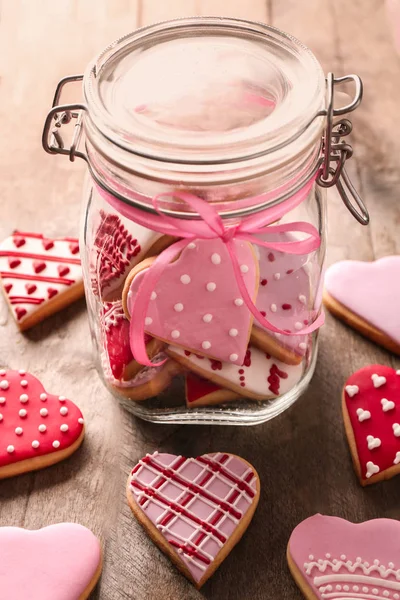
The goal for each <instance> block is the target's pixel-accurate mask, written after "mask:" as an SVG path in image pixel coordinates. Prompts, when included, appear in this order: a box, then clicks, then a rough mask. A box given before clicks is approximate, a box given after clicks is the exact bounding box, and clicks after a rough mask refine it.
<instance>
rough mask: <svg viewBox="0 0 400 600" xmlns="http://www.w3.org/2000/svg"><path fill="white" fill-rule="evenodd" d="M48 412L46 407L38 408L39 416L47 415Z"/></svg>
mask: <svg viewBox="0 0 400 600" xmlns="http://www.w3.org/2000/svg"><path fill="white" fill-rule="evenodd" d="M48 414H49V411H48V410H47V408H41V409H40V416H41V417H47V415H48Z"/></svg>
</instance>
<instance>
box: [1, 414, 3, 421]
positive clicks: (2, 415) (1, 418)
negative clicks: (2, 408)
mask: <svg viewBox="0 0 400 600" xmlns="http://www.w3.org/2000/svg"><path fill="white" fill-rule="evenodd" d="M2 420H3V415H2V414H1V413H0V422H1V421H2Z"/></svg>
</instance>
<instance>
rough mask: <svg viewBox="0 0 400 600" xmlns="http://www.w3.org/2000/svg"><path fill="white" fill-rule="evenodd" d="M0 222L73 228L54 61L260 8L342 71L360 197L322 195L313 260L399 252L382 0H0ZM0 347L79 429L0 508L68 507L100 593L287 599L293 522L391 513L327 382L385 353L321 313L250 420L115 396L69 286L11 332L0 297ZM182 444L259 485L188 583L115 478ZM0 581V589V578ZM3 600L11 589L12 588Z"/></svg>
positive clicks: (57, 517) (391, 495) (37, 510)
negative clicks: (356, 88) (251, 469)
mask: <svg viewBox="0 0 400 600" xmlns="http://www.w3.org/2000/svg"><path fill="white" fill-rule="evenodd" d="M0 7H1V20H0V77H1V79H0V94H1V102H0V131H1V136H0V181H1V192H0V193H1V207H2V218H1V219H0V234H1V236H2V238H3V237H5V236H7V235H8V234H9V233H10V231H11V230H12V229H13V228H15V227H18V228H19V229H22V230H24V229H25V230H34V231H35V230H36V231H39V232H40V231H45V232H46V233H47V234H48V235H52V234H54V235H57V234H59V235H72V234H76V233H77V232H78V224H79V208H80V196H81V185H82V177H83V173H84V166H83V164H78V163H79V161H78V163H76V164H74V165H71V164H70V163H69V162H68V160H66V159H65V160H63V158H51V157H49V156H48V155H46V154H45V153H44V152H43V151H42V149H41V141H40V137H41V130H42V125H43V120H44V117H45V114H46V112H47V110H48V108H49V105H50V102H51V98H52V94H53V91H54V88H55V85H56V83H57V81H58V80H59V78H60V77H62V76H64V75H67V74H71V73H75V72H76V73H79V72H81V71H82V70H83V69H84V67H85V66H86V64H87V62H88V61H89V59H90V58H91V57H92V56H93V55H94V54H96V53H97V52H98V51H99V50H101V49H102V48H103V47H104V46H105V45H107V43H108V42H110V41H112V40H113V39H114V38H117V37H118V36H120V35H122V34H124V33H126V32H128V31H129V30H132V29H134V28H135V27H137V26H139V25H142V24H146V23H149V22H152V21H157V20H162V19H167V18H171V17H177V16H187V15H193V14H199V15H214V14H215V15H221V14H224V15H227V16H237V17H245V18H248V19H255V20H260V21H265V22H267V23H271V24H273V25H275V26H277V27H279V28H281V29H283V30H286V31H289V32H291V33H292V34H294V35H295V36H297V37H299V38H300V39H301V40H302V41H303V42H305V43H306V44H308V45H309V46H310V47H311V49H312V50H313V51H314V52H315V54H316V55H317V57H318V58H319V59H320V61H321V62H322V64H323V66H324V69H325V70H326V71H329V70H332V71H334V72H335V73H336V74H339V75H343V74H346V73H349V72H356V73H359V74H360V75H361V76H362V77H363V79H364V83H365V90H366V93H365V99H364V103H363V105H362V108H361V109H359V111H358V113H357V114H355V115H354V117H353V120H354V124H355V134H354V136H353V142H354V146H355V158H354V159H353V161H352V162H353V169H352V170H353V173H354V174H355V177H356V182H357V185H358V187H359V189H360V190H361V191H362V194H363V196H364V198H365V200H366V202H367V204H368V207H369V210H370V213H371V225H370V227H369V228H363V227H361V226H360V225H357V224H356V222H355V221H354V220H353V219H352V217H351V216H350V214H349V213H348V212H347V210H346V209H345V208H344V206H343V205H342V204H341V201H340V199H339V198H338V196H337V195H336V194H335V193H331V194H330V196H329V248H328V262H329V263H332V262H335V261H337V260H339V259H344V258H356V259H365V260H371V259H373V258H377V257H381V256H384V255H386V254H396V253H399V252H400V235H399V227H400V203H399V189H400V187H399V185H400V181H399V178H400V164H399V162H400V158H399V157H400V136H399V128H398V106H399V96H400V59H398V57H397V56H396V55H395V52H394V50H393V47H392V44H391V40H390V38H389V35H388V26H387V22H386V19H385V11H384V6H383V0H352V1H351V2H349V1H348V0H335V1H334V2H333V1H332V0H307V1H301V0H2V1H1V0H0ZM0 325H1V330H0V331H1V333H0V364H2V365H5V366H7V367H10V368H22V367H23V368H25V369H27V370H29V371H31V372H32V373H35V374H36V375H37V376H38V377H39V378H41V379H42V381H43V382H44V384H45V386H46V387H47V389H48V390H49V391H53V392H54V393H65V394H67V395H68V396H69V397H70V398H71V399H74V400H76V402H77V403H78V404H79V406H80V407H81V408H82V410H83V412H84V414H85V417H86V422H87V436H86V441H85V444H84V445H83V447H82V449H81V450H79V451H78V452H77V453H76V454H75V455H74V456H73V457H72V458H71V459H69V460H68V461H66V462H64V463H61V464H60V465H58V466H56V467H53V468H49V469H47V470H44V471H41V472H37V473H34V474H29V475H25V476H21V477H18V478H15V479H10V480H5V481H2V482H0V525H17V526H21V527H26V528H30V529H36V528H39V527H42V526H45V525H48V524H51V523H56V522H60V521H77V522H79V523H82V524H83V525H86V526H88V527H90V528H92V529H93V531H94V532H95V533H96V534H98V535H99V536H100V537H101V539H102V541H103V543H104V546H105V564H104V572H103V577H102V580H101V583H100V585H99V586H98V588H97V590H96V592H95V593H94V595H93V598H101V599H102V600H125V599H126V600H127V599H135V600H160V599H161V598H162V599H163V600H167V599H169V598H171V599H172V598H174V599H176V600H194V599H198V598H202V597H205V598H210V599H218V600H225V599H226V600H228V599H229V600H244V599H245V600H247V599H251V600H257V599H260V600H261V599H263V600H264V599H276V600H278V599H279V600H281V599H297V598H300V597H301V595H300V593H299V592H298V590H297V589H296V586H295V585H294V583H293V581H292V579H291V577H290V575H289V572H288V569H287V566H286V559H285V550H286V543H287V540H288V538H289V535H290V533H291V531H292V529H293V528H294V526H295V525H296V524H297V523H299V521H301V520H302V519H304V518H306V517H308V516H309V515H312V514H314V513H316V512H322V513H326V514H332V515H337V516H342V517H345V518H348V519H350V520H354V521H362V520H366V519H370V518H374V517H378V516H381V517H383V516H384V517H392V518H400V507H399V501H398V499H399V493H400V477H398V478H395V479H393V480H391V481H390V482H386V483H383V484H378V485H376V486H371V488H370V489H362V488H361V487H360V485H359V484H358V482H357V480H356V478H355V475H354V473H353V469H352V466H351V461H350V457H349V452H348V449H347V445H346V442H345V439H344V433H343V425H342V420H341V413H340V390H341V386H342V384H343V382H344V380H345V378H346V377H347V376H348V375H349V374H350V373H351V372H352V371H354V370H356V369H358V368H360V367H362V366H364V365H366V364H368V363H373V362H378V363H383V364H388V365H392V366H396V367H397V368H399V366H400V361H399V360H396V359H395V358H394V357H393V356H390V355H389V354H388V353H386V352H384V351H383V350H381V349H379V348H378V347H376V346H374V345H373V344H371V343H369V342H367V341H365V340H364V339H362V338H361V337H360V336H358V335H357V334H355V333H354V332H352V331H351V330H349V329H347V328H346V327H345V326H343V325H342V324H340V323H339V322H337V321H335V320H334V319H333V318H332V317H330V316H329V315H328V317H327V324H326V326H325V327H324V329H323V332H322V334H321V338H320V339H321V343H320V355H319V360H318V366H317V371H316V375H315V377H314V379H313V382H312V384H311V386H310V388H309V390H308V392H307V393H306V394H305V396H304V397H303V398H302V399H301V400H300V401H299V402H298V403H297V404H296V405H295V406H293V407H292V408H291V409H290V410H288V411H287V412H286V413H284V414H283V415H281V416H280V417H278V418H277V419H275V420H274V421H272V422H270V423H267V424H265V425H262V426H258V427H255V428H251V429H248V428H232V427H208V426H198V427H194V426H165V425H163V426H157V425H151V424H149V423H144V422H140V421H139V420H137V419H135V418H133V417H131V416H130V415H128V414H126V413H125V412H124V411H123V410H121V409H120V407H119V405H118V403H117V402H116V401H114V400H113V399H112V398H111V397H110V395H109V394H108V393H107V392H106V391H105V389H104V388H103V386H102V384H101V383H100V381H99V379H98V376H97V373H96V371H95V369H94V366H93V362H92V356H91V343H90V336H89V329H88V323H87V317H86V309H85V303H84V301H81V302H78V303H77V304H76V305H74V306H73V307H71V308H69V309H68V310H66V311H64V312H62V313H59V314H58V315H57V316H55V317H53V318H50V319H48V320H47V321H46V322H45V323H43V324H42V325H40V326H38V327H36V328H34V329H33V330H31V331H30V332H29V333H27V334H26V335H21V334H19V333H18V332H17V330H16V327H15V324H14V322H13V321H12V319H11V318H10V316H9V315H8V313H7V310H6V307H5V305H2V306H1V310H0ZM155 449H161V450H163V451H166V452H173V453H182V454H186V455H197V454H202V453H204V452H209V451H216V450H224V451H227V452H235V453H237V454H240V455H242V456H243V457H245V458H246V459H247V460H249V461H250V462H252V463H253V464H254V465H255V467H256V468H257V470H258V472H259V474H260V477H261V483H262V496H261V501H260V505H259V508H258V510H257V512H256V514H255V517H254V520H253V523H252V525H251V526H250V529H249V531H248V532H247V534H246V535H245V536H244V538H243V540H242V542H241V543H240V544H239V546H237V547H236V549H235V550H234V551H233V552H232V554H231V555H230V556H229V557H228V558H227V559H226V561H225V563H224V564H223V566H222V567H221V568H220V569H219V570H218V572H217V573H216V574H215V575H214V577H213V578H212V579H211V580H210V581H209V582H208V583H207V584H206V586H205V587H204V588H203V590H202V591H201V592H197V591H196V590H195V589H194V588H193V587H192V586H191V585H190V584H189V583H187V581H186V580H185V579H184V577H182V576H180V575H179V574H178V572H177V571H176V570H175V568H174V567H173V566H172V565H171V564H170V562H169V561H168V559H166V558H165V557H164V556H163V555H162V554H161V553H160V551H159V550H158V549H157V548H156V547H155V546H154V545H153V544H152V543H151V542H150V541H149V539H148V538H147V536H146V534H145V533H144V532H143V530H142V529H141V527H140V526H139V525H138V523H137V522H136V521H135V519H134V518H133V517H132V515H131V511H130V509H129V508H128V507H127V505H126V501H125V481H126V477H127V475H128V473H129V470H130V468H131V467H132V465H133V464H134V463H135V462H136V461H137V460H138V459H139V458H140V457H141V456H143V455H144V454H145V453H146V452H153V451H154V450H155ZM0 595H1V594H0ZM4 600H13V599H11V598H8V599H4Z"/></svg>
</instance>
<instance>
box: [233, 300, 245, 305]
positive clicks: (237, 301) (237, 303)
mask: <svg viewBox="0 0 400 600" xmlns="http://www.w3.org/2000/svg"><path fill="white" fill-rule="evenodd" d="M243 303H244V300H242V298H236V299H235V305H236V306H243Z"/></svg>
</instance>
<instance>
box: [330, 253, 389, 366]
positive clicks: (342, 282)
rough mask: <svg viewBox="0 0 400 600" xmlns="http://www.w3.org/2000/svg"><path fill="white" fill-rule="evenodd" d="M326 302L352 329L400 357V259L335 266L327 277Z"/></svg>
mask: <svg viewBox="0 0 400 600" xmlns="http://www.w3.org/2000/svg"><path fill="white" fill-rule="evenodd" d="M324 303H325V305H326V307H327V308H328V310H329V311H330V312H332V313H333V314H334V315H335V316H336V317H338V318H339V319H342V320H343V321H344V322H345V323H347V324H348V325H350V327H353V328H354V329H357V331H359V332H360V333H362V334H363V335H365V336H366V337H367V338H369V339H371V340H373V341H374V342H376V343H377V344H379V345H381V346H383V347H384V348H386V349H387V350H390V351H391V352H394V353H395V354H400V311H399V306H400V256H386V257H385V258H381V259H379V260H377V261H375V262H360V261H356V260H345V261H341V262H338V263H336V264H334V265H332V266H331V267H329V269H328V270H327V272H326V276H325V291H324Z"/></svg>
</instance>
